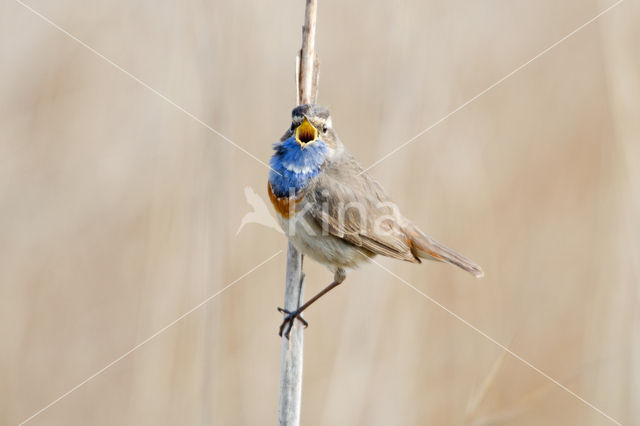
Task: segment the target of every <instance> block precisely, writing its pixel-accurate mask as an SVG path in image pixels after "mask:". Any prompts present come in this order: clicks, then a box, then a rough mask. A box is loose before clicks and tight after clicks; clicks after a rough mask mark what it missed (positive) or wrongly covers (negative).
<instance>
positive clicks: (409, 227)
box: [267, 104, 484, 338]
mask: <svg viewBox="0 0 640 426" xmlns="http://www.w3.org/2000/svg"><path fill="white" fill-rule="evenodd" d="M273 149H274V151H275V152H274V153H273V155H272V157H271V160H270V168H271V170H270V172H269V177H268V183H267V191H268V194H269V199H270V201H271V203H272V205H273V207H274V208H275V211H276V213H277V214H276V216H277V218H278V220H279V222H280V226H281V227H282V230H283V231H284V233H285V235H286V236H287V237H288V238H289V240H290V241H291V243H292V244H293V245H294V246H295V247H296V249H298V251H299V252H301V253H302V254H303V255H304V256H308V257H310V258H312V259H314V260H315V261H317V262H319V263H320V264H322V265H324V266H326V267H327V268H328V269H329V270H330V271H331V272H333V274H334V276H333V281H332V282H331V284H329V285H328V286H327V287H325V288H324V289H323V290H321V291H320V292H319V293H318V294H316V295H315V296H313V297H312V298H311V299H309V301H307V302H306V303H304V304H303V305H301V306H300V307H299V308H297V309H296V310H294V311H288V310H285V309H283V308H278V311H280V312H281V313H283V314H284V319H283V322H282V324H281V325H280V328H279V335H280V336H282V335H283V333H284V335H285V336H286V338H289V334H290V332H291V328H292V326H293V323H294V321H295V320H296V319H298V320H299V321H301V322H302V323H303V324H304V326H305V327H306V326H308V323H307V321H306V320H304V318H302V317H301V314H302V312H303V311H305V310H306V309H307V308H308V307H309V306H311V304H313V303H314V302H316V301H317V300H318V299H320V298H321V297H322V296H324V295H325V294H326V293H328V292H329V291H331V290H332V289H333V288H335V287H337V286H338V285H340V284H341V283H342V282H344V280H345V279H346V275H347V271H350V270H352V269H355V268H357V267H359V266H361V265H362V264H364V263H366V262H368V261H370V259H371V258H373V257H374V256H376V255H382V256H387V257H391V258H395V259H399V260H403V261H407V262H412V263H421V261H422V260H423V259H426V260H433V261H437V262H444V263H448V264H451V265H455V266H457V267H459V268H461V269H463V270H465V271H467V272H469V273H471V274H472V275H474V276H475V277H478V278H480V277H482V276H483V275H484V273H483V271H482V268H481V267H480V266H479V265H477V264H476V263H474V262H473V261H471V260H470V259H468V258H466V257H464V256H463V255H461V254H459V253H457V252H456V251H454V250H452V249H450V248H449V247H447V246H445V245H444V244H441V243H440V242H438V241H436V240H435V239H433V238H432V237H430V236H428V235H427V234H425V233H424V232H422V230H420V228H418V226H417V225H416V224H414V223H413V222H412V221H410V220H409V219H407V218H406V217H405V216H403V215H402V214H401V212H400V210H399V208H398V207H397V206H396V204H395V203H393V201H392V200H391V198H390V197H389V196H388V195H387V193H386V192H385V190H384V189H383V187H382V186H381V185H380V184H379V183H378V182H377V181H376V180H375V179H374V178H373V177H372V176H371V175H370V174H368V173H367V172H366V171H365V169H364V168H363V167H362V166H361V165H360V164H359V163H358V162H357V161H356V159H355V158H354V156H353V155H352V154H351V153H349V151H347V149H346V148H345V146H344V144H343V143H342V141H341V140H340V138H339V137H338V134H337V132H336V131H335V129H334V128H333V122H332V118H331V114H330V112H329V110H328V109H327V108H325V107H322V106H320V105H316V104H303V105H299V106H296V107H295V108H294V109H293V110H292V112H291V126H290V127H289V128H288V129H287V131H286V132H285V134H284V135H283V136H282V137H281V138H280V141H279V142H277V143H275V144H274V145H273Z"/></svg>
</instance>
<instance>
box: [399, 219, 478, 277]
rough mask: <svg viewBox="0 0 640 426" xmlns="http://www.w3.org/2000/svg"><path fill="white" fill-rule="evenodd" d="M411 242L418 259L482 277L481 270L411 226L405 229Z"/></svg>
mask: <svg viewBox="0 0 640 426" xmlns="http://www.w3.org/2000/svg"><path fill="white" fill-rule="evenodd" d="M405 231H406V233H407V236H408V237H409V238H410V242H411V252H412V253H413V254H414V255H415V256H417V257H420V258H423V259H431V260H438V261H440V262H446V263H450V264H452V265H456V266H457V267H459V268H461V269H464V270H465V271H467V272H469V273H471V274H473V275H474V276H475V277H476V278H480V277H482V276H484V272H482V268H480V266H478V265H476V264H475V263H474V262H472V261H471V260H469V259H467V258H466V257H464V256H463V255H461V254H459V253H456V252H455V251H453V250H452V249H450V248H449V247H447V246H445V245H444V244H440V243H439V242H437V241H436V240H434V239H433V238H431V237H429V236H428V235H426V234H425V233H424V232H422V231H421V230H420V229H418V227H417V226H415V225H413V224H411V225H409V226H407V228H406V229H405Z"/></svg>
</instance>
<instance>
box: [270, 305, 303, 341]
mask: <svg viewBox="0 0 640 426" xmlns="http://www.w3.org/2000/svg"><path fill="white" fill-rule="evenodd" d="M278 312H280V313H283V314H285V315H286V316H285V317H284V320H283V321H282V324H280V331H279V332H278V334H279V335H280V337H282V333H283V332H284V336H285V337H286V338H287V339H289V334H291V328H293V321H294V320H295V319H298V321H300V322H301V323H302V325H304V327H305V328H307V327H308V326H309V323H308V322H307V321H306V320H305V319H304V318H302V317H301V316H300V314H302V312H299V311H293V312H291V311H287V310H286V309H282V308H278ZM285 329H286V331H285Z"/></svg>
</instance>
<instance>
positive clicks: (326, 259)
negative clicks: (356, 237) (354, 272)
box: [278, 214, 370, 272]
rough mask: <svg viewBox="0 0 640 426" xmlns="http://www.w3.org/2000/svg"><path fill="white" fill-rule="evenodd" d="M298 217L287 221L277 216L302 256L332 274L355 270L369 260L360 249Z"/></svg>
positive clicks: (310, 220) (312, 222)
mask: <svg viewBox="0 0 640 426" xmlns="http://www.w3.org/2000/svg"><path fill="white" fill-rule="evenodd" d="M299 216H300V215H299V214H298V215H296V217H295V219H287V218H284V217H282V216H280V215H278V217H279V219H280V226H282V229H283V230H284V233H285V234H286V235H287V236H288V237H289V239H290V240H291V242H292V243H293V245H294V246H295V247H296V248H297V249H298V250H300V252H302V254H304V255H306V256H309V257H311V258H312V259H314V260H316V261H317V262H320V263H322V264H323V265H325V266H326V267H328V268H329V269H330V270H331V271H334V272H335V271H336V269H338V268H342V269H346V268H349V269H350V268H355V267H357V266H358V265H360V264H361V263H363V262H366V261H368V260H369V256H370V255H368V254H366V253H365V252H364V251H362V249H360V248H358V247H356V246H354V245H353V244H351V243H349V242H347V241H344V240H342V239H340V238H338V237H335V236H333V235H330V234H328V233H327V232H323V230H322V228H321V227H320V226H318V225H317V224H316V222H315V221H314V220H313V219H312V218H310V217H308V216H307V218H306V221H305V220H304V219H302V218H300V217H299Z"/></svg>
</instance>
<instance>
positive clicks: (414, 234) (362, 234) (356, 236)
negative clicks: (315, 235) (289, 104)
mask: <svg viewBox="0 0 640 426" xmlns="http://www.w3.org/2000/svg"><path fill="white" fill-rule="evenodd" d="M362 171H363V169H362V166H360V164H358V162H357V161H356V160H355V159H354V158H353V156H352V155H351V154H349V153H348V152H347V151H344V152H343V153H341V155H340V156H338V158H335V159H332V160H331V161H328V162H327V163H326V164H325V166H324V171H323V173H320V174H319V175H318V176H317V177H316V178H314V180H313V181H312V182H311V183H310V185H309V186H308V187H307V189H306V191H305V198H306V199H307V201H308V202H310V203H311V205H312V206H313V207H312V209H311V211H310V213H311V216H312V217H313V218H314V219H315V220H316V221H317V222H318V225H319V226H320V227H321V228H322V229H323V230H325V231H326V232H328V233H329V234H331V235H333V236H335V237H338V238H341V239H343V240H346V241H348V242H350V243H351V244H353V245H355V246H357V247H361V248H362V249H363V251H365V253H367V252H368V253H367V254H369V253H371V254H381V255H383V256H388V257H392V258H395V259H400V260H406V261H408V262H413V263H420V259H421V258H422V259H429V260H436V261H442V262H446V263H450V264H452V265H455V266H458V267H460V268H462V269H464V270H465V271H467V272H469V273H471V274H473V275H475V276H476V277H481V276H483V272H482V269H481V268H480V267H479V266H478V265H476V264H475V263H474V262H472V261H471V260H469V259H467V258H466V257H464V256H462V255H461V254H459V253H457V252H456V251H454V250H452V249H450V248H449V247H447V246H445V245H444V244H441V243H439V242H438V241H436V240H434V239H433V238H431V237H429V236H428V235H426V234H425V233H423V232H422V231H421V230H420V229H419V228H418V227H417V226H416V225H414V224H413V223H411V222H410V221H408V220H407V219H406V218H404V217H403V216H401V215H400V214H399V212H398V211H397V210H394V209H393V208H392V207H391V206H390V203H391V200H390V198H389V197H388V195H387V194H386V192H385V191H384V189H383V188H382V186H380V184H378V182H376V181H375V180H374V179H373V178H372V177H371V176H369V175H368V174H367V173H362ZM350 203H353V205H357V206H361V208H362V209H364V210H365V211H366V214H364V215H361V213H360V211H358V210H357V209H353V208H349V205H350ZM383 216H384V220H381V219H383V218H382V217H383ZM376 222H378V225H377V226H378V228H377V229H376ZM380 231H382V232H380Z"/></svg>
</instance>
